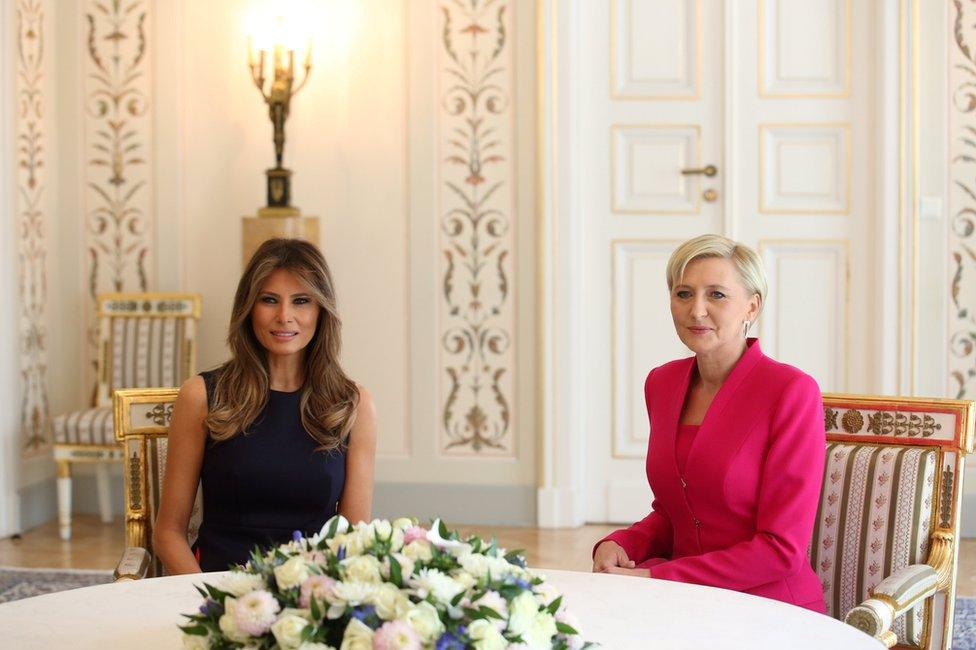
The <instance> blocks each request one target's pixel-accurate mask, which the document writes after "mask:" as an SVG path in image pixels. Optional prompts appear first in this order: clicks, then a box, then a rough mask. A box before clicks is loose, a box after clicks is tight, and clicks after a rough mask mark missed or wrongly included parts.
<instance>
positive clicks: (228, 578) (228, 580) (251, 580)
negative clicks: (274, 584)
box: [217, 571, 265, 598]
mask: <svg viewBox="0 0 976 650" xmlns="http://www.w3.org/2000/svg"><path fill="white" fill-rule="evenodd" d="M264 587H265V584H264V578H263V577H262V576H259V575H254V574H253V573H244V572H243V571H231V572H230V573H227V574H225V575H223V576H221V577H220V580H219V581H218V583H217V589H220V590H221V591H223V592H226V593H228V594H230V595H231V596H234V597H236V598H240V597H241V596H243V595H244V594H247V593H250V592H252V591H254V590H256V589H264Z"/></svg>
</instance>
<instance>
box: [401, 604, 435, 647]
mask: <svg viewBox="0 0 976 650" xmlns="http://www.w3.org/2000/svg"><path fill="white" fill-rule="evenodd" d="M403 618H404V620H405V621H406V622H407V625H409V626H410V627H412V628H413V629H414V632H416V633H417V634H418V635H420V638H421V640H422V641H423V642H424V643H433V642H435V641H436V640H437V639H438V638H440V636H441V634H443V633H444V624H443V623H442V622H441V617H440V616H438V615H437V609H436V608H435V607H434V606H433V605H431V604H430V603H428V602H427V601H426V600H425V601H422V602H419V603H417V606H416V607H414V608H413V609H411V610H410V611H409V612H407V614H406V616H404V617H403Z"/></svg>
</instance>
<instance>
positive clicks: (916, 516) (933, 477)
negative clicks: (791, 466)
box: [810, 394, 974, 648]
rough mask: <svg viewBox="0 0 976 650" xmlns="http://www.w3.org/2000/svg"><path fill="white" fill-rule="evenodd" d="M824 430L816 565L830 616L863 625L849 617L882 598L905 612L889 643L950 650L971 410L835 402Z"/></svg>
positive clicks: (967, 406) (946, 404) (958, 404)
mask: <svg viewBox="0 0 976 650" xmlns="http://www.w3.org/2000/svg"><path fill="white" fill-rule="evenodd" d="M824 421H825V426H826V433H827V459H826V466H825V470H824V482H823V489H822V492H821V501H820V508H819V511H818V513H817V519H816V522H815V525H814V532H813V540H812V542H811V547H810V561H811V564H812V565H813V568H814V570H815V571H816V572H817V575H818V576H819V577H820V581H821V584H822V586H823V591H824V599H825V600H826V604H827V611H828V614H830V615H831V616H833V617H835V618H840V619H844V618H845V617H846V618H847V619H848V622H852V623H854V624H857V620H858V616H853V617H852V616H849V614H851V613H852V610H854V609H855V608H857V606H858V605H860V604H861V603H863V602H864V601H865V600H867V599H869V598H874V599H876V600H879V601H881V602H884V603H886V604H888V605H890V606H891V609H892V610H900V609H904V610H905V614H904V615H901V616H897V617H893V622H892V624H891V627H890V633H889V638H888V640H887V642H888V643H889V644H890V643H895V642H897V644H898V646H899V647H906V648H947V647H948V644H949V641H950V638H951V630H952V613H953V608H952V602H953V598H954V597H955V567H956V557H957V554H958V539H959V517H960V512H959V508H960V485H961V483H962V473H963V468H964V462H963V461H964V456H965V454H966V453H969V452H971V451H972V447H973V422H974V421H973V413H972V403H971V402H966V401H958V400H923V399H914V398H905V399H903V398H897V399H896V398H873V397H863V396H856V395H829V394H828V395H824ZM916 567H917V568H916ZM913 572H914V574H915V575H916V577H918V578H919V579H918V580H912V579H911V574H913ZM895 574H899V578H898V579H896V580H893V581H890V580H887V579H889V578H891V577H892V576H894V575H895ZM923 574H924V575H923ZM934 574H938V576H937V577H938V580H936V579H934V578H933V577H932V576H933V575H934ZM923 577H924V578H925V579H922V578H923ZM937 583H938V584H937ZM936 587H938V588H936ZM921 592H925V593H924V594H922V593H921ZM920 595H924V596H928V595H931V596H932V597H925V598H916V597H917V596H920ZM889 601H890V602H889ZM908 604H911V606H908ZM858 611H860V608H858ZM852 619H853V620H852ZM892 633H893V636H892Z"/></svg>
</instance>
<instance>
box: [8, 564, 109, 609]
mask: <svg viewBox="0 0 976 650" xmlns="http://www.w3.org/2000/svg"><path fill="white" fill-rule="evenodd" d="M106 582H112V572H111V571H78V570H74V569H20V568H16V567H7V566H0V603H8V602H10V601H12V600H20V599H21V598H30V597H31V596H41V595H44V594H50V593H54V592H55V591H64V590H66V589H77V588H78V587H90V586H92V585H101V584H105V583H106Z"/></svg>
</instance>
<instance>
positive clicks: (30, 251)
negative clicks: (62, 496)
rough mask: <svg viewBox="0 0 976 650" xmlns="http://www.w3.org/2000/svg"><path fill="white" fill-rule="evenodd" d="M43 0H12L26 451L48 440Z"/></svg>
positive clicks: (22, 413) (48, 63)
mask: <svg viewBox="0 0 976 650" xmlns="http://www.w3.org/2000/svg"><path fill="white" fill-rule="evenodd" d="M46 5H47V3H46V2H44V1H43V0H19V1H18V2H17V6H16V11H17V61H16V70H17V72H16V77H15V84H16V85H15V101H16V106H17V109H16V113H15V115H16V123H17V127H16V135H15V146H16V171H15V176H14V178H15V182H16V184H17V187H16V192H15V193H16V196H15V201H16V211H17V214H16V223H17V258H18V260H17V261H18V273H19V278H18V281H19V282H18V288H19V293H20V375H21V386H22V391H23V392H22V397H21V407H20V430H21V451H22V452H23V454H24V455H31V454H34V453H37V452H39V451H42V450H44V449H45V448H46V447H47V446H48V445H49V444H50V438H49V436H48V433H47V420H48V412H49V408H48V383H47V340H48V332H47V313H46V306H47V247H48V244H47V234H46V222H47V220H48V218H49V217H48V210H49V205H48V203H47V199H46V197H45V189H46V181H47V173H46V170H47V168H48V167H49V164H48V157H47V156H48V151H49V145H48V137H49V133H48V129H47V126H48V122H47V121H46V120H47V110H48V108H49V107H48V100H47V98H46V97H45V96H44V83H45V78H46V77H47V76H49V74H48V73H49V71H50V66H51V65H52V61H50V57H46V56H45V54H46V53H45V45H46V43H45V38H46V34H45V31H44V20H45V9H46V8H47V6H46Z"/></svg>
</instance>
